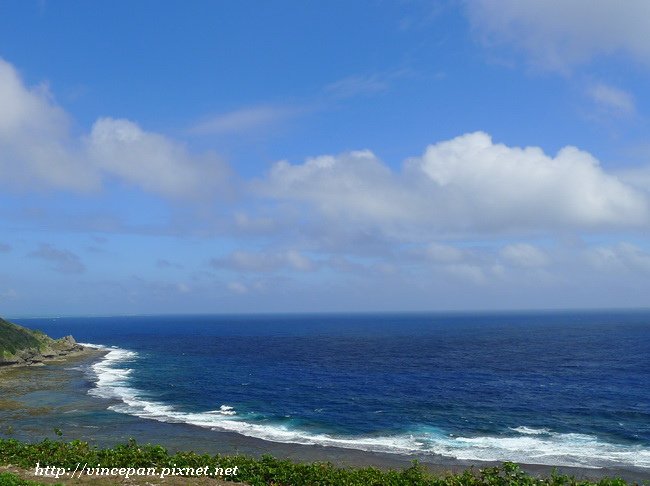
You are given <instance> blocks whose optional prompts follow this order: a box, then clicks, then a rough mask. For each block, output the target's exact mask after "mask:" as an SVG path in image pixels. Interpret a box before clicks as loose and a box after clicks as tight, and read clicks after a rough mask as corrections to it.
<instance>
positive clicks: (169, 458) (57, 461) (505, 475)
mask: <svg viewBox="0 0 650 486" xmlns="http://www.w3.org/2000/svg"><path fill="white" fill-rule="evenodd" d="M37 462H40V464H41V465H44V464H48V465H53V466H57V467H66V468H68V467H69V468H72V469H74V468H75V467H76V466H77V464H78V463H80V464H88V466H89V467H91V466H93V467H94V466H97V465H98V464H101V466H102V467H134V468H138V467H145V468H146V467H157V468H159V469H160V468H164V467H168V468H171V467H177V468H178V467H192V468H200V467H205V466H209V467H210V468H214V467H222V468H228V467H235V466H237V468H238V471H239V472H238V474H237V476H234V477H225V478H223V479H228V480H231V481H240V482H244V483H247V484H250V485H254V486H257V485H260V486H261V485H276V486H280V485H284V486H300V485H305V486H320V485H323V486H324V485H332V486H342V485H348V486H353V485H359V486H371V485H378V486H379V485H388V486H402V485H403V486H419V485H426V486H428V485H431V486H519V485H523V486H527V485H531V486H532V485H536V486H537V485H539V486H542V485H548V486H565V485H566V486H569V485H570V486H595V485H598V486H623V485H626V484H627V483H626V482H625V481H623V480H622V479H609V478H606V479H601V480H600V481H598V482H591V481H586V480H578V479H575V478H573V477H569V476H565V475H559V474H556V473H553V474H551V475H550V476H548V477H543V478H536V477H534V476H531V475H529V474H527V473H526V472H524V471H522V470H521V469H520V467H519V466H518V465H516V464H513V463H504V464H503V465H502V466H501V467H489V468H485V469H480V470H473V469H472V470H467V471H465V472H463V473H461V474H453V475H452V474H448V475H446V476H434V475H431V474H430V473H428V472H427V471H426V470H425V469H424V468H423V467H422V466H421V465H419V464H418V463H417V462H415V461H414V462H413V465H412V466H411V467H409V468H406V469H403V470H389V471H382V470H380V469H377V468H373V467H366V468H339V467H336V466H334V465H332V464H331V463H322V462H315V463H295V462H292V461H289V460H281V459H276V458H274V457H271V456H263V457H261V458H259V459H257V458H251V457H247V456H241V455H237V456H223V455H218V454H217V455H214V456H211V455H209V454H197V453H195V452H178V453H176V454H169V453H168V452H167V450H166V449H164V448H163V447H161V446H158V445H150V444H147V445H139V444H137V443H136V441H135V440H130V441H129V442H128V443H127V444H121V445H118V446H116V447H114V448H112V449H99V448H96V447H92V446H90V445H89V444H88V443H87V442H81V441H77V440H75V441H72V442H62V441H53V440H49V439H45V440H43V441H42V442H39V443H35V444H25V443H22V442H19V441H17V440H15V439H0V464H12V465H14V466H19V467H22V468H25V469H31V468H33V467H34V466H35V465H36V463H37ZM5 476H6V479H3V475H0V486H2V485H12V486H13V485H15V486H23V485H29V484H35V483H29V482H24V481H23V480H21V479H19V478H17V477H14V478H13V479H12V478H11V476H12V475H5ZM2 481H6V482H2ZM11 481H14V482H11ZM15 481H18V482H15ZM20 481H23V482H20Z"/></svg>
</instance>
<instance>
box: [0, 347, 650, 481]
mask: <svg viewBox="0 0 650 486" xmlns="http://www.w3.org/2000/svg"><path fill="white" fill-rule="evenodd" d="M107 352H108V351H107V350H104V349H99V348H92V347H89V346H84V349H83V350H79V351H78V352H75V353H70V354H68V355H65V356H59V357H56V358H52V359H48V361H47V362H46V363H42V364H40V365H30V366H24V365H23V366H12V367H6V368H5V370H9V369H11V370H13V371H14V373H4V378H3V379H0V392H2V391H3V390H2V388H4V390H5V391H6V390H9V389H11V390H12V391H13V392H14V393H13V396H7V394H6V393H4V394H3V395H5V396H7V399H4V400H3V401H2V402H4V403H0V412H4V415H3V414H2V413H0V435H2V436H4V437H7V438H8V437H11V436H14V437H15V438H17V439H18V440H21V441H24V442H39V441H40V440H42V439H43V438H45V437H50V438H54V437H53V434H52V431H53V428H61V430H63V434H64V439H65V440H73V439H78V440H82V441H87V442H89V443H90V444H92V445H96V446H98V447H113V446H115V445H117V444H119V443H125V442H126V441H127V440H128V439H129V438H130V437H133V438H135V439H136V440H137V441H138V443H143V444H144V443H152V444H160V445H162V446H163V447H165V448H167V449H168V450H169V451H171V452H179V451H188V450H193V451H195V452H197V453H208V454H226V455H235V454H244V455H246V456H251V457H258V458H259V457H261V456H262V455H264V454H270V455H272V456H274V457H277V458H279V459H289V460H291V461H294V462H299V463H312V462H323V461H326V462H331V463H333V464H334V465H336V466H339V467H355V468H358V467H369V466H373V467H377V468H379V469H383V470H387V469H403V468H407V467H409V466H410V465H411V463H412V461H413V460H418V461H419V463H420V464H421V465H422V466H423V467H424V468H425V469H426V470H427V471H429V472H431V473H435V474H443V475H444V474H447V473H458V472H462V471H464V470H467V469H474V470H478V469H483V468H486V467H492V466H497V465H500V464H502V463H501V462H487V461H461V460H457V459H454V458H451V457H444V456H433V455H424V454H422V455H406V454H404V455H402V454H392V453H380V452H368V451H363V450H360V449H348V448H340V447H333V446H322V445H304V444H293V443H280V442H270V441H267V440H263V439H257V438H253V437H248V436H244V435H241V434H238V433H235V432H229V431H222V430H216V429H214V430H210V429H206V428H201V427H197V426H193V425H188V424H184V423H161V422H157V421H154V420H149V419H143V418H138V417H133V416H130V415H126V414H120V413H116V412H112V411H109V410H106V408H107V407H106V405H107V402H106V401H102V400H100V399H97V398H94V397H89V396H88V394H87V391H88V389H89V386H88V382H87V378H85V377H84V372H83V371H82V369H84V368H85V369H87V368H88V367H90V366H92V364H94V363H96V362H97V361H98V360H99V359H101V358H102V357H103V356H104V355H105V354H106V353H107ZM70 365H73V366H72V367H70ZM0 376H2V375H0ZM81 382H83V383H85V385H84V386H85V388H83V387H82V388H79V389H77V388H75V387H74V386H71V385H70V383H73V384H75V386H78V385H79V383H81ZM12 384H14V385H18V384H20V385H19V386H12ZM57 393H59V395H57ZM61 401H69V402H70V403H60V402H61ZM84 407H92V409H91V410H87V409H86V408H84ZM3 409H4V410H3ZM97 414H100V415H101V416H97ZM20 420H22V421H23V422H24V427H23V428H20V429H19V430H18V429H17V430H15V431H14V430H12V434H6V433H5V432H6V430H3V429H6V424H7V423H8V422H9V423H14V424H16V425H18V424H19V423H20ZM42 422H46V423H47V424H48V425H51V426H52V427H38V424H41V423H42ZM518 464H519V465H520V466H521V468H522V469H523V470H524V471H526V472H528V473H529V474H532V475H535V476H539V475H543V476H548V475H550V474H551V473H552V472H553V471H554V470H557V471H558V472H559V473H562V474H568V475H571V476H575V477H576V478H577V479H588V480H599V479H602V478H604V477H621V478H623V479H625V480H626V481H630V482H635V481H636V482H641V481H648V480H650V470H645V469H642V468H634V467H625V466H623V467H620V468H619V467H607V468H590V467H575V466H553V465H539V464H528V463H518Z"/></svg>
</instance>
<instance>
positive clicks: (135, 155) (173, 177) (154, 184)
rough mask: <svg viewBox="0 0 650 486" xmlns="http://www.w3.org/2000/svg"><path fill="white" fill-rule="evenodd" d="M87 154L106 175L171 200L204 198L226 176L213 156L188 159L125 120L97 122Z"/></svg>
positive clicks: (184, 151) (173, 144) (169, 143)
mask: <svg viewBox="0 0 650 486" xmlns="http://www.w3.org/2000/svg"><path fill="white" fill-rule="evenodd" d="M88 154H89V157H90V160H92V161H93V162H94V163H95V164H96V166H97V167H98V168H99V169H100V170H102V171H103V172H105V173H106V174H109V175H111V176H117V177H119V178H120V179H121V180H123V181H125V182H127V183H132V184H135V185H137V186H140V187H141V188H143V189H144V190H146V191H151V192H155V193H158V194H162V195H165V196H171V197H205V196H208V195H210V194H211V193H212V192H213V191H216V190H218V189H219V188H220V187H221V186H222V183H223V180H224V179H225V177H226V174H227V169H226V167H225V164H224V163H223V161H221V160H220V159H219V158H217V157H216V156H214V155H210V154H204V155H202V156H200V157H197V156H192V155H191V154H190V153H189V152H188V150H187V149H186V148H185V146H183V145H182V144H179V143H177V142H174V141H172V140H170V139H168V138H166V137H164V136H162V135H159V134H157V133H152V132H146V131H144V130H142V129H141V128H140V127H139V126H138V125H137V124H135V123H133V122H131V121H129V120H115V119H112V118H100V119H99V120H97V121H96V122H95V124H94V125H93V128H92V131H91V133H90V137H89V138H88Z"/></svg>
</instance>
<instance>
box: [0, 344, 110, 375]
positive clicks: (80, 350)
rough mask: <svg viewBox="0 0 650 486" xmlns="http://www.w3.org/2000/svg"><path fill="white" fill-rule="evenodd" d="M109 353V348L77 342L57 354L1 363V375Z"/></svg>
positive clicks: (99, 356) (96, 357)
mask: <svg viewBox="0 0 650 486" xmlns="http://www.w3.org/2000/svg"><path fill="white" fill-rule="evenodd" d="M107 353H108V351H107V350H103V349H101V348H95V347H92V346H87V345H81V344H78V343H76V342H75V347H73V348H71V349H68V350H63V351H59V352H57V354H56V355H54V356H52V355H40V356H35V358H34V359H29V360H23V361H20V362H16V363H6V364H5V363H3V364H1V365H0V376H2V373H3V372H5V371H9V370H15V369H23V368H38V367H43V366H47V365H50V364H57V363H65V362H67V361H73V360H78V359H84V358H93V359H99V358H101V357H103V356H104V355H106V354H107Z"/></svg>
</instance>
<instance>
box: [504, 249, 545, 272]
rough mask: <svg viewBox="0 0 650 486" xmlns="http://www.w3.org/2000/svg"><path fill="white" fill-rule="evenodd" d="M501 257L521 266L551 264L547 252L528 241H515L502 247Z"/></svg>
mask: <svg viewBox="0 0 650 486" xmlns="http://www.w3.org/2000/svg"><path fill="white" fill-rule="evenodd" d="M501 257H503V258H504V259H505V260H506V261H507V262H508V263H510V264H512V265H515V266H519V267H544V266H546V265H548V264H549V258H548V256H547V255H546V253H545V252H543V251H542V250H540V249H539V248H536V247H535V246H533V245H530V244H528V243H514V244H512V245H506V246H505V247H503V248H502V249H501Z"/></svg>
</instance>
